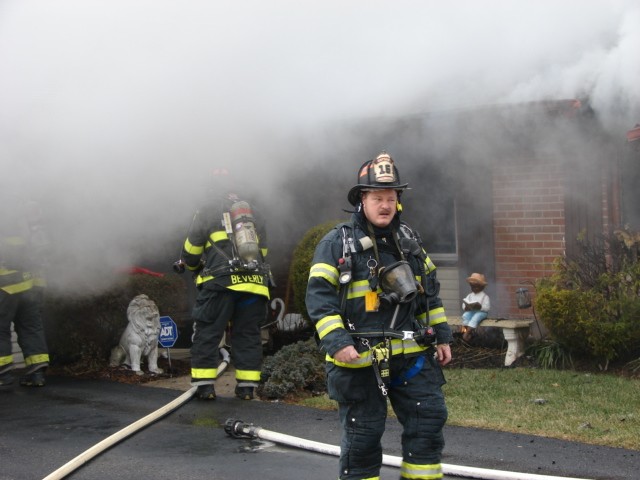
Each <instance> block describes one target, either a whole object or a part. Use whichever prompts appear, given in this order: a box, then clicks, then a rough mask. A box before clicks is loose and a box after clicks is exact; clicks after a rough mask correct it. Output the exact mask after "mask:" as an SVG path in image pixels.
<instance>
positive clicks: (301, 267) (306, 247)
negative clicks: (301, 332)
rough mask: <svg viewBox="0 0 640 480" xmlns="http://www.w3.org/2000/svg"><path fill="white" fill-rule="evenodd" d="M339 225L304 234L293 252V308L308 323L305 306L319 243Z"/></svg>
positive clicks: (325, 225)
mask: <svg viewBox="0 0 640 480" xmlns="http://www.w3.org/2000/svg"><path fill="white" fill-rule="evenodd" d="M338 223H339V221H335V222H326V223H322V224H320V225H316V226H315V227H312V228H311V229H309V230H308V231H307V233H305V234H304V236H303V237H302V240H300V243H298V245H297V246H296V248H295V249H294V250H293V256H292V259H291V266H290V267H289V284H290V285H291V286H292V290H293V306H294V309H295V311H296V312H297V313H300V314H302V316H303V317H304V318H305V319H306V320H307V321H308V320H309V314H308V313H307V307H306V305H305V296H306V293H307V282H308V280H309V270H310V268H311V262H312V261H313V254H314V252H315V249H316V245H318V242H320V240H322V238H323V237H324V236H325V235H326V234H327V233H328V232H329V231H330V230H331V229H332V228H333V227H334V226H335V225H337V224H338Z"/></svg>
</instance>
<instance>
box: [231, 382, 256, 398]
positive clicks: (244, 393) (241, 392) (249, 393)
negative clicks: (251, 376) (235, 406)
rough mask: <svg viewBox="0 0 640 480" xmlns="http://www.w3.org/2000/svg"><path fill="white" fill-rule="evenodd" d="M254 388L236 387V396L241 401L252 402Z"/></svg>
mask: <svg viewBox="0 0 640 480" xmlns="http://www.w3.org/2000/svg"><path fill="white" fill-rule="evenodd" d="M253 391H254V387H240V386H239V385H236V390H235V394H236V397H238V398H239V399H240V400H252V399H253Z"/></svg>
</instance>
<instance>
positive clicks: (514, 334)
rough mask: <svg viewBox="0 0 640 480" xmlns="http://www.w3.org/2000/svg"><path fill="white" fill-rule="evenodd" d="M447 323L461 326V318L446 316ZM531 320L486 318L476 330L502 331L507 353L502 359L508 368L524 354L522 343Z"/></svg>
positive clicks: (526, 335)
mask: <svg viewBox="0 0 640 480" xmlns="http://www.w3.org/2000/svg"><path fill="white" fill-rule="evenodd" d="M447 323H449V325H451V326H454V325H455V326H459V327H461V326H462V317H453V316H449V315H447ZM532 323H533V320H510V319H506V318H504V319H495V318H487V319H485V320H483V321H482V322H481V323H480V325H479V326H478V328H482V327H496V328H501V329H502V335H503V336H504V339H505V340H506V341H507V353H506V355H505V357H504V365H505V367H508V366H509V365H511V364H512V363H513V362H515V361H516V360H517V359H518V358H520V357H521V356H522V355H523V354H524V341H525V340H526V338H527V337H528V336H529V327H530V326H531V324H532Z"/></svg>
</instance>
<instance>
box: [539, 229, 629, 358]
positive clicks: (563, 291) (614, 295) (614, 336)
mask: <svg viewBox="0 0 640 480" xmlns="http://www.w3.org/2000/svg"><path fill="white" fill-rule="evenodd" d="M614 254H615V255H614ZM609 257H611V258H612V259H611V261H610V262H605V261H604V260H602V259H605V258H609ZM536 292H537V294H536V311H537V313H538V314H539V315H540V318H541V319H542V321H543V322H544V324H545V325H546V327H547V328H548V330H549V332H550V335H551V338H552V340H554V341H556V342H558V343H559V344H561V345H563V346H564V347H565V348H567V349H568V351H569V352H570V353H573V354H578V355H586V356H589V357H593V358H596V359H603V360H604V361H605V362H606V364H608V362H609V361H610V360H613V359H615V358H624V357H625V356H626V355H628V354H630V353H633V351H634V350H633V349H634V347H635V346H636V345H638V342H640V328H638V327H639V319H640V263H638V262H637V257H636V256H629V255H628V252H626V251H625V249H624V248H623V244H621V242H619V241H617V240H616V238H615V237H612V238H609V239H608V240H606V241H602V242H600V243H587V242H583V243H582V249H581V252H580V254H579V255H578V256H576V257H574V258H571V259H568V258H564V259H562V260H560V261H558V262H556V264H555V273H554V275H552V276H551V277H550V278H548V279H542V280H539V281H538V282H537V284H536Z"/></svg>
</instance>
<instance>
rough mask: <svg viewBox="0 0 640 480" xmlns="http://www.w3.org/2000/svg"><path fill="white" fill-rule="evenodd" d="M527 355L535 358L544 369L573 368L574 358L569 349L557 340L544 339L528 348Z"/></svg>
mask: <svg viewBox="0 0 640 480" xmlns="http://www.w3.org/2000/svg"><path fill="white" fill-rule="evenodd" d="M527 355H531V356H533V357H534V358H535V360H536V362H537V363H538V365H540V367H541V368H544V369H559V370H564V369H567V368H573V357H572V356H571V352H570V351H569V349H568V348H567V347H565V346H564V345H562V344H561V343H559V342H557V341H555V340H549V339H542V340H540V341H538V342H535V343H534V344H532V345H530V346H529V347H528V348H527Z"/></svg>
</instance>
